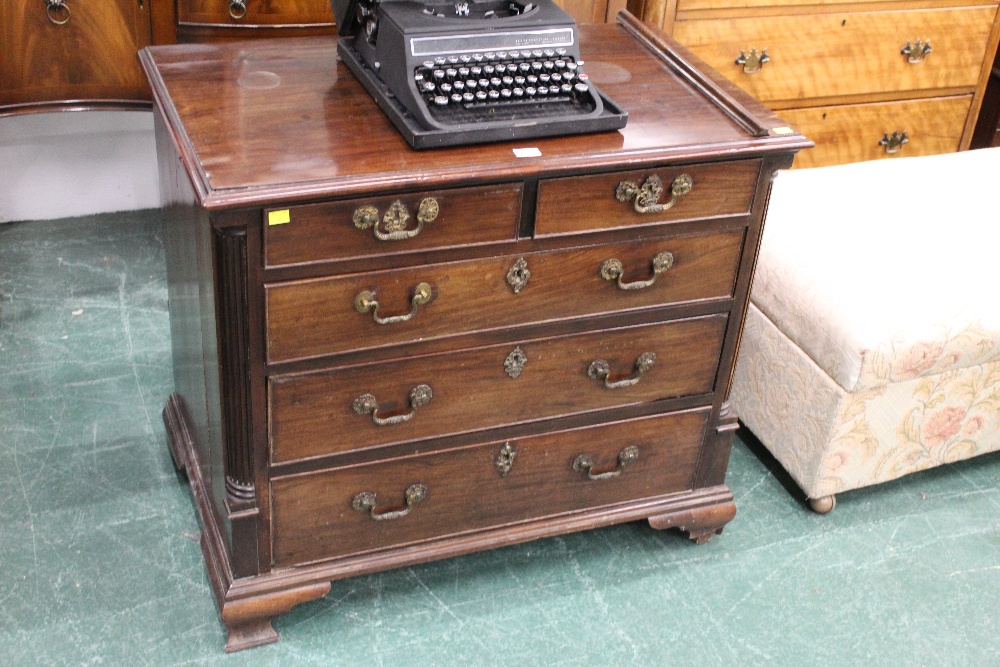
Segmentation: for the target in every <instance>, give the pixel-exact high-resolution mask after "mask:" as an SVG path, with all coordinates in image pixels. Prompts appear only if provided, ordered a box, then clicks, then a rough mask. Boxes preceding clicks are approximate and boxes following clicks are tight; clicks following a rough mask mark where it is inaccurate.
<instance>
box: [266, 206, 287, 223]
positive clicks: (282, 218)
mask: <svg viewBox="0 0 1000 667" xmlns="http://www.w3.org/2000/svg"><path fill="white" fill-rule="evenodd" d="M291 221H292V216H291V214H290V213H289V211H288V209H287V208H284V209H281V210H280V211H268V212H267V224H268V225H285V224H288V223H289V222H291Z"/></svg>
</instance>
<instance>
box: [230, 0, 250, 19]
mask: <svg viewBox="0 0 1000 667" xmlns="http://www.w3.org/2000/svg"><path fill="white" fill-rule="evenodd" d="M229 15H230V16H232V17H233V20H234V21H239V20H240V19H241V18H243V17H244V16H246V15H247V2H246V0H229Z"/></svg>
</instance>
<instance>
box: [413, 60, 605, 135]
mask: <svg viewBox="0 0 1000 667" xmlns="http://www.w3.org/2000/svg"><path fill="white" fill-rule="evenodd" d="M581 65H583V63H582V62H577V61H576V60H575V59H574V58H573V57H572V56H570V55H568V54H567V53H566V51H565V49H558V50H553V49H546V50H535V51H500V52H497V53H490V52H488V53H475V54H466V55H461V56H448V57H443V56H442V57H437V58H434V59H433V60H427V61H425V62H423V63H421V65H420V66H418V67H417V68H416V69H415V70H414V73H413V80H414V83H415V84H416V86H417V90H419V91H420V93H421V94H422V95H423V98H424V100H425V101H426V103H427V107H428V109H429V110H430V112H431V115H432V116H433V117H434V118H435V119H436V120H437V121H438V122H441V123H447V124H457V123H466V122H476V121H492V120H497V121H500V120H505V121H516V120H519V119H524V120H530V119H532V118H544V117H551V116H565V115H580V114H589V113H591V112H593V111H594V109H595V108H596V103H595V101H594V97H593V94H592V93H591V91H590V84H589V81H588V78H587V75H586V74H585V73H584V72H583V71H582V68H581Z"/></svg>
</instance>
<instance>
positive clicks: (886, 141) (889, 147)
mask: <svg viewBox="0 0 1000 667" xmlns="http://www.w3.org/2000/svg"><path fill="white" fill-rule="evenodd" d="M909 142H910V138H909V137H907V136H906V131H905V130H904V131H903V132H893V133H892V134H889V133H888V132H884V133H883V134H882V138H881V139H879V141H878V145H879V146H882V147H883V148H885V152H886V154H887V155H891V154H892V153H898V152H899V151H900V150H901V149H902V148H903V144H907V143H909Z"/></svg>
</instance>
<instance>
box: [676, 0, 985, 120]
mask: <svg viewBox="0 0 1000 667" xmlns="http://www.w3.org/2000/svg"><path fill="white" fill-rule="evenodd" d="M996 12H997V8H996V6H985V7H959V8H949V9H938V10H933V11H929V10H922V11H868V12H833V13H817V14H811V15H795V16H769V17H762V18H726V19H718V18H717V19H713V20H696V21H678V22H677V24H676V25H675V27H674V36H675V37H676V38H677V39H678V40H680V41H681V42H682V43H684V44H685V45H687V46H688V48H690V49H691V50H692V51H694V52H695V53H696V54H698V55H699V56H700V57H702V58H704V59H705V60H706V61H707V62H708V63H709V64H710V65H712V66H713V67H715V68H716V69H718V70H719V71H720V72H721V73H722V74H723V75H725V76H726V77H727V78H729V79H730V80H731V81H733V83H735V84H737V85H738V86H740V87H742V88H743V89H744V90H746V91H747V92H749V93H750V94H751V95H753V96H754V97H756V98H758V99H760V100H761V101H764V102H773V101H782V100H805V99H809V98H813V97H824V96H825V97H831V96H841V95H863V94H866V93H877V92H880V93H885V92H890V91H913V90H921V89H940V88H967V91H965V92H969V93H972V92H973V91H974V90H975V88H976V84H977V82H978V80H979V73H980V71H981V70H982V66H983V58H984V56H985V53H986V46H987V43H988V40H989V37H990V30H991V28H992V26H993V20H994V17H995V15H996ZM916 39H924V40H930V43H931V46H932V47H933V51H932V52H931V53H930V54H929V55H927V57H926V59H925V60H924V62H922V63H918V64H909V63H907V59H906V56H903V55H902V54H900V50H901V49H902V48H903V47H904V46H905V44H906V43H907V42H911V41H913V40H916ZM751 48H756V49H765V48H766V49H767V53H768V55H769V56H770V58H771V60H770V62H767V63H765V64H764V66H763V69H762V70H761V71H760V72H758V73H756V74H745V73H744V72H743V68H742V66H740V65H737V64H736V63H735V60H736V58H737V57H738V56H739V55H740V52H741V51H742V50H747V51H748V50H749V49H751Z"/></svg>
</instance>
